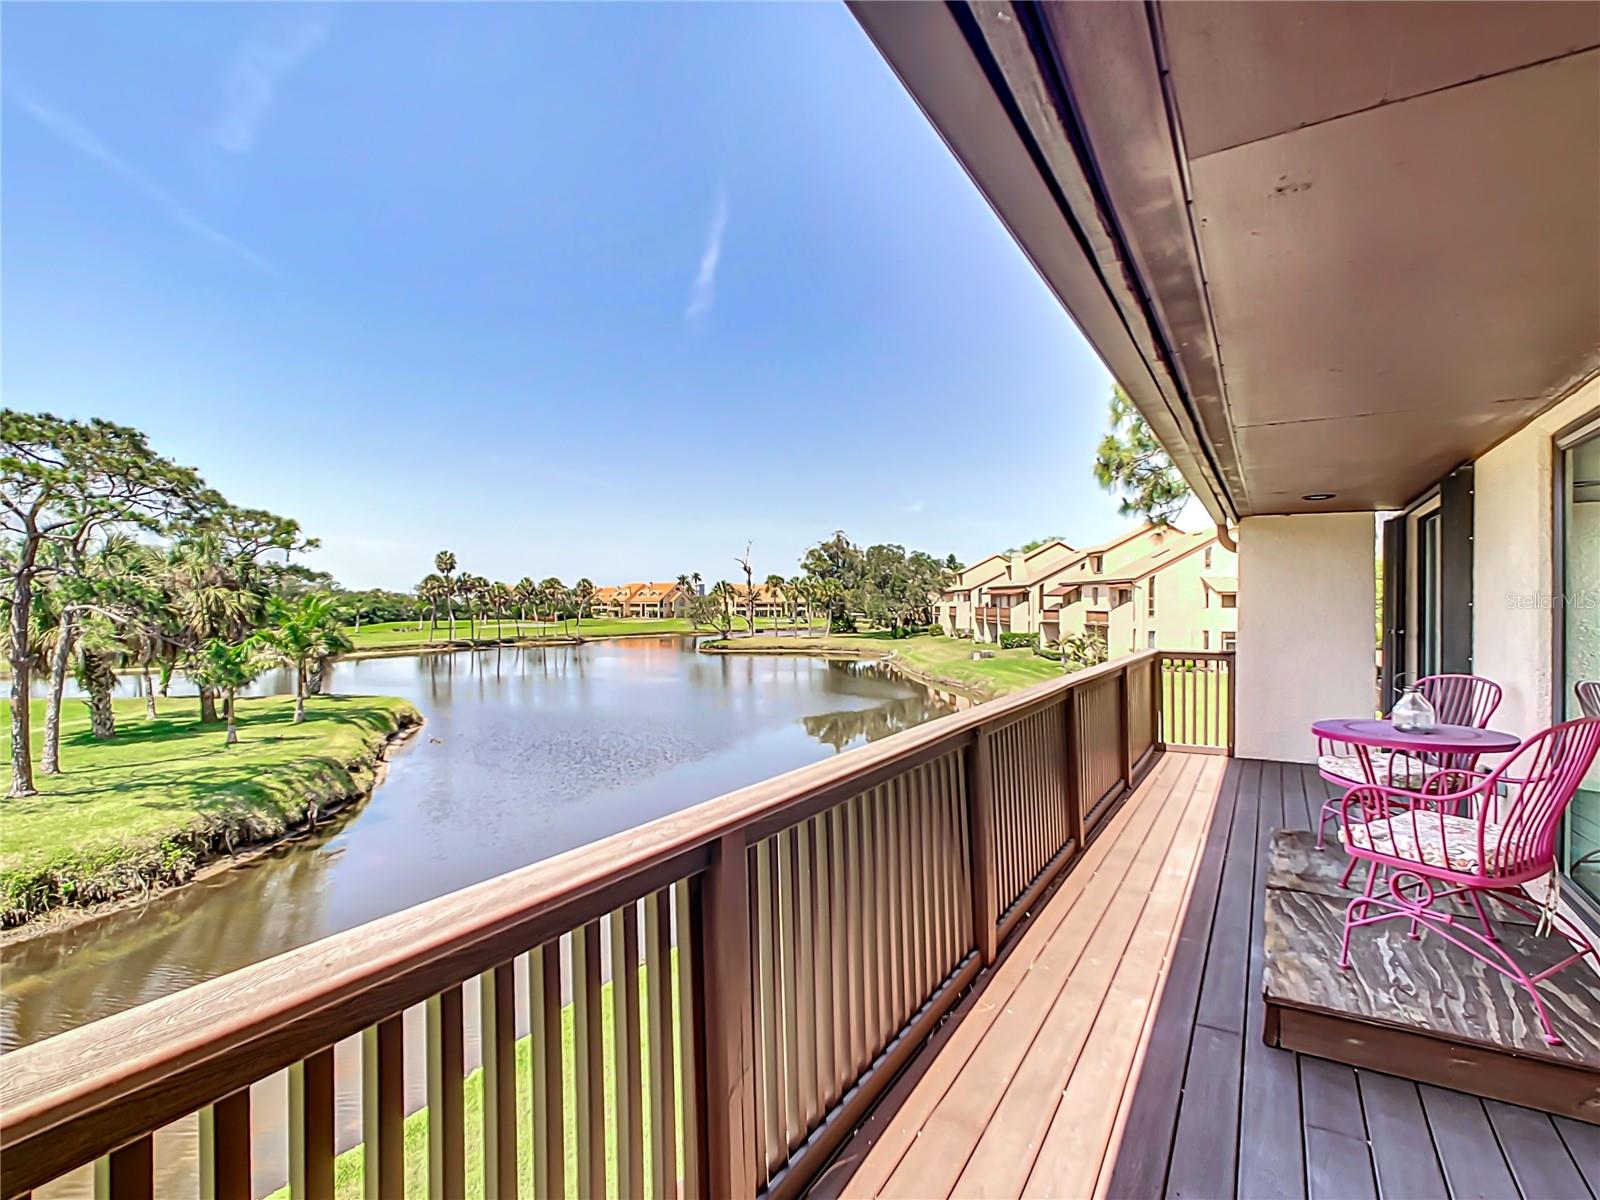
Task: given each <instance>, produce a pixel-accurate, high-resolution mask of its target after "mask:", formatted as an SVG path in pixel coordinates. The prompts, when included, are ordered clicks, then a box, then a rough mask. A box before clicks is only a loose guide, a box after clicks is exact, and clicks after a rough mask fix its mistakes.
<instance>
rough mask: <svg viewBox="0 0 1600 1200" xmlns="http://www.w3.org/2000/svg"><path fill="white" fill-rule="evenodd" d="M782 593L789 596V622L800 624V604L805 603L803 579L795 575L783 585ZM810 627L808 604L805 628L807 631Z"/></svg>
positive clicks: (795, 624)
mask: <svg viewBox="0 0 1600 1200" xmlns="http://www.w3.org/2000/svg"><path fill="white" fill-rule="evenodd" d="M783 593H784V595H785V596H787V597H788V598H789V624H790V625H794V626H798V625H799V624H800V606H801V605H802V604H804V603H805V599H806V593H805V580H804V579H802V578H801V577H800V576H798V575H796V576H795V577H794V578H793V579H791V580H789V582H787V583H786V584H784V585H783ZM810 627H811V612H810V606H809V605H808V606H807V611H806V629H807V631H808V632H809V631H810Z"/></svg>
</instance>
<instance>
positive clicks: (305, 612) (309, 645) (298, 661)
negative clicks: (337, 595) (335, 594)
mask: <svg viewBox="0 0 1600 1200" xmlns="http://www.w3.org/2000/svg"><path fill="white" fill-rule="evenodd" d="M268 619H269V620H270V621H271V624H270V625H268V626H267V628H265V629H263V630H262V631H261V633H260V634H259V635H258V636H259V638H260V644H261V645H262V646H264V647H265V648H266V649H267V650H268V652H269V653H271V654H272V655H273V656H275V657H276V658H278V659H279V660H281V661H282V662H284V663H285V664H287V665H289V666H292V667H293V668H294V723H295V724H296V725H298V724H300V723H301V722H302V721H304V720H305V719H306V678H307V675H308V673H309V671H310V667H311V663H312V662H313V661H314V660H317V659H326V658H328V657H329V656H331V655H333V654H337V653H340V652H341V651H343V650H348V649H349V648H350V639H349V638H347V637H346V636H345V634H344V630H343V629H342V628H340V626H339V623H338V621H337V619H336V618H335V617H334V615H333V605H332V601H331V600H330V598H329V597H327V596H316V595H312V596H302V597H301V598H300V599H299V600H297V601H295V602H294V603H293V604H290V603H287V602H285V601H283V600H279V599H276V598H274V599H273V601H272V603H271V605H270V607H269V609H268Z"/></svg>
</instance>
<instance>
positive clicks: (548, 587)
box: [539, 575, 567, 633]
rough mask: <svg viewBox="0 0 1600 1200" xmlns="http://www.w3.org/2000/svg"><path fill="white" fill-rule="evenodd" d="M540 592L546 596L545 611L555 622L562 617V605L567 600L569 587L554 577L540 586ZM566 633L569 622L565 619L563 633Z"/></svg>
mask: <svg viewBox="0 0 1600 1200" xmlns="http://www.w3.org/2000/svg"><path fill="white" fill-rule="evenodd" d="M539 591H540V592H542V593H543V594H544V603H545V611H546V612H548V613H549V614H550V619H551V620H552V621H554V620H555V619H556V618H557V617H560V616H561V608H562V604H563V603H564V601H565V600H566V596H567V585H566V584H564V583H562V582H561V580H559V579H557V578H556V577H555V576H554V575H552V576H550V577H549V578H548V579H546V580H544V581H543V582H542V583H540V584H539ZM566 631H567V622H566V620H565V618H563V619H562V621H561V632H562V633H565V632H566Z"/></svg>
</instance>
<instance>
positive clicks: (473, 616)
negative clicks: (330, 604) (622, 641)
mask: <svg viewBox="0 0 1600 1200" xmlns="http://www.w3.org/2000/svg"><path fill="white" fill-rule="evenodd" d="M457 566H458V563H457V561H456V556H455V555H454V554H453V553H452V552H451V551H449V550H441V551H439V553H438V554H436V555H434V557H433V571H432V573H430V574H428V575H425V576H423V578H422V581H421V582H420V583H418V584H417V586H416V587H415V589H413V590H414V594H415V602H414V606H413V612H412V614H411V615H414V616H415V617H416V619H417V629H418V631H419V632H420V631H421V629H422V627H423V622H424V620H426V622H427V626H428V640H429V641H432V640H433V637H434V635H435V634H436V633H437V632H438V629H439V620H440V613H441V612H442V613H443V614H444V620H445V623H446V624H447V626H448V628H449V631H450V638H451V640H452V641H453V640H454V639H455V636H456V618H457V606H458V605H459V606H460V614H461V616H463V617H464V618H465V619H466V621H467V636H468V637H476V636H477V627H478V625H479V623H481V622H483V623H486V622H487V621H488V620H489V619H491V618H492V619H493V620H494V622H495V636H496V637H500V636H502V635H503V633H504V623H505V621H506V619H507V617H510V616H512V615H515V617H516V619H517V622H518V623H519V625H520V624H522V623H525V622H526V621H527V620H528V614H529V613H530V612H531V613H532V614H533V619H534V620H535V621H537V622H540V623H543V624H551V625H553V624H555V623H556V622H557V621H559V622H561V629H562V632H563V633H565V632H566V628H567V622H568V621H572V620H576V622H577V627H578V631H579V632H582V630H583V618H584V617H585V616H586V615H588V613H589V612H590V610H591V608H592V607H593V605H594V597H595V586H594V581H593V580H591V579H588V578H587V577H585V578H583V579H580V580H578V582H577V583H575V584H573V585H572V586H571V587H568V586H567V585H566V584H564V583H562V582H561V580H559V579H557V578H556V577H555V576H553V575H552V576H550V577H549V578H548V579H545V580H543V581H542V582H540V583H535V582H534V581H533V580H532V579H531V578H529V577H528V576H523V577H522V578H521V579H519V580H518V581H517V582H516V583H492V582H490V581H489V580H488V579H485V578H484V577H483V576H482V575H474V574H472V573H471V572H470V571H459V572H458V571H457Z"/></svg>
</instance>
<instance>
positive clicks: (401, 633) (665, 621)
mask: <svg viewBox="0 0 1600 1200" xmlns="http://www.w3.org/2000/svg"><path fill="white" fill-rule="evenodd" d="M779 626H781V627H782V628H784V629H787V628H789V625H788V623H787V622H778V621H772V620H767V619H765V618H763V619H760V620H757V621H756V627H757V628H758V629H772V628H775V627H779ZM467 631H468V625H467V623H466V622H465V621H463V620H459V619H458V620H457V621H456V640H457V641H466V640H467ZM347 632H348V633H349V635H350V640H351V641H352V642H354V643H355V646H356V649H357V650H379V649H384V650H387V649H397V648H400V647H408V648H409V647H412V646H429V645H433V646H438V645H441V644H443V643H446V642H448V641H449V640H450V629H449V626H448V625H446V624H445V623H444V622H443V621H440V622H439V628H438V629H437V630H436V631H435V632H434V635H433V637H432V639H431V640H430V639H429V637H428V627H427V625H426V624H424V625H423V627H422V631H421V632H420V633H419V632H418V631H417V623H416V622H415V621H385V622H380V623H378V624H375V625H363V626H362V627H361V628H360V629H359V630H348V631H347ZM710 632H712V631H711V630H709V629H705V628H700V629H696V628H695V627H694V626H693V625H692V624H691V623H690V622H689V621H688V619H686V618H684V617H663V618H662V619H660V620H654V621H652V620H646V619H644V618H628V619H626V620H624V619H621V618H611V617H586V618H584V622H583V628H582V629H579V628H578V625H577V622H575V621H568V622H567V627H566V635H567V636H572V635H575V634H576V635H581V636H583V637H586V638H613V637H640V636H648V635H651V634H663V633H710ZM474 636H475V637H476V639H477V640H479V641H493V640H495V639H496V638H497V637H504V638H506V639H507V640H510V639H512V638H531V637H561V636H562V629H561V624H560V622H556V623H555V624H549V623H545V622H536V621H524V622H521V623H519V622H516V621H504V622H502V623H501V624H500V625H499V626H498V627H497V626H496V625H495V623H494V622H493V621H479V622H478V625H477V629H476V632H475V634H474Z"/></svg>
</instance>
